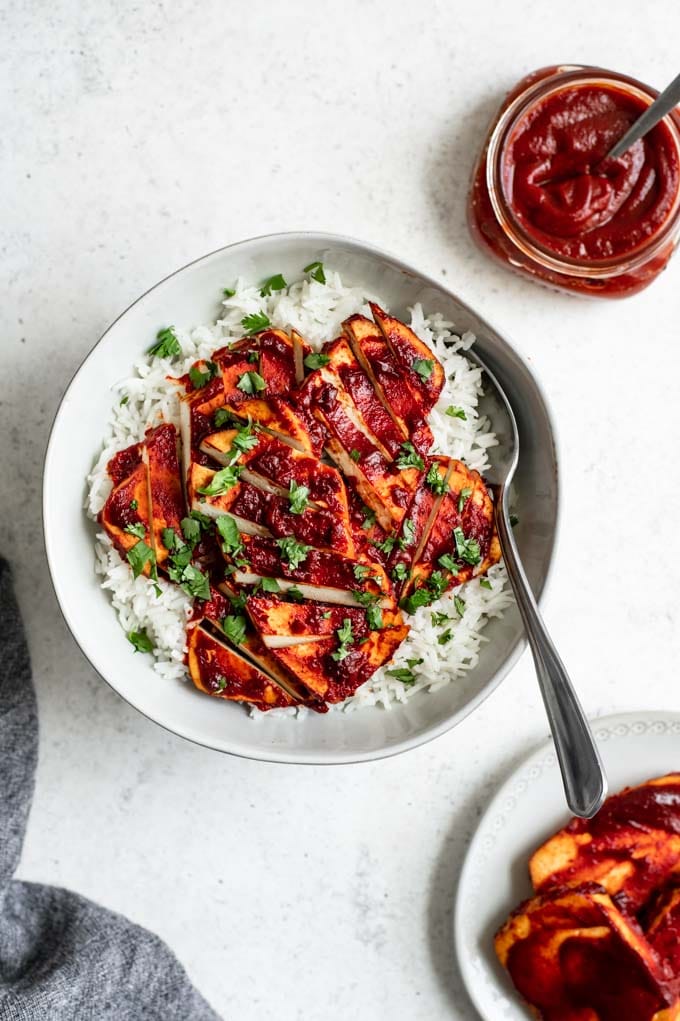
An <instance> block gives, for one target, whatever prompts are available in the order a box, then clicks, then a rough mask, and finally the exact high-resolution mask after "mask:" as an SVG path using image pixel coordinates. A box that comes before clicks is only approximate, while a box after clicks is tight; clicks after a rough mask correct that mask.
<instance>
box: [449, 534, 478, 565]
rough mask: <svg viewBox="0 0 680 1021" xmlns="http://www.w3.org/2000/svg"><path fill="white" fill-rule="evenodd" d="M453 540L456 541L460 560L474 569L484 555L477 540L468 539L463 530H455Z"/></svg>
mask: <svg viewBox="0 0 680 1021" xmlns="http://www.w3.org/2000/svg"><path fill="white" fill-rule="evenodd" d="M453 538H454V539H455V541H456V553H457V554H458V558H459V560H464V561H465V563H466V564H471V565H472V567H474V566H475V565H476V564H479V563H480V562H481V559H482V554H481V551H480V548H479V543H478V542H477V540H476V539H466V538H465V534H464V533H463V529H462V528H454V530H453Z"/></svg>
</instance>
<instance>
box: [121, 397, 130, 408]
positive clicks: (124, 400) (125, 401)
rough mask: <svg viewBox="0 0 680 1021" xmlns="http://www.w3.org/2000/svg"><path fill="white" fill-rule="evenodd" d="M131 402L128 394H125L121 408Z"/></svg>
mask: <svg viewBox="0 0 680 1021" xmlns="http://www.w3.org/2000/svg"><path fill="white" fill-rule="evenodd" d="M129 400H130V397H129V395H128V394H125V396H124V397H121V399H120V406H121V408H122V407H123V405H125V404H127V402H128V401H129Z"/></svg>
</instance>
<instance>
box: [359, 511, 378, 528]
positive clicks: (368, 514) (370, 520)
mask: <svg viewBox="0 0 680 1021" xmlns="http://www.w3.org/2000/svg"><path fill="white" fill-rule="evenodd" d="M362 513H363V515H364V520H363V522H362V524H361V527H362V528H363V530H364V531H365V532H367V531H368V530H369V528H373V525H374V524H375V511H372V510H371V508H370V507H363V508H362Z"/></svg>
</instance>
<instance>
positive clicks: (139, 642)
mask: <svg viewBox="0 0 680 1021" xmlns="http://www.w3.org/2000/svg"><path fill="white" fill-rule="evenodd" d="M127 640H128V642H130V644H131V645H134V647H135V652H153V642H152V641H151V639H150V638H149V636H148V635H147V633H146V628H141V630H139V631H128V635H127Z"/></svg>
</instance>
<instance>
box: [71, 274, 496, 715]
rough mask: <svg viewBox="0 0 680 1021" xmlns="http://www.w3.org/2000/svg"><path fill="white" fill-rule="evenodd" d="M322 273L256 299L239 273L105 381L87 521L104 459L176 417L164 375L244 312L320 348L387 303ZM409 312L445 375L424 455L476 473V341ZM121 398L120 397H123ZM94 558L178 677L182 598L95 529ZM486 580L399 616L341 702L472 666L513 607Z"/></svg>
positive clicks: (180, 368) (121, 609) (214, 342)
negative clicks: (103, 421)
mask: <svg viewBox="0 0 680 1021" xmlns="http://www.w3.org/2000/svg"><path fill="white" fill-rule="evenodd" d="M325 272H326V283H325V284H321V283H318V282H317V281H314V280H301V281H298V282H297V283H294V284H292V285H291V286H290V287H289V288H288V289H287V291H279V292H274V293H273V294H272V295H271V296H269V297H266V298H262V297H261V296H260V292H259V286H253V285H252V284H247V283H245V282H244V281H243V280H240V279H239V280H238V281H237V282H236V283H235V284H234V290H235V292H236V293H235V294H234V295H233V297H230V298H226V299H225V300H224V301H223V303H222V304H223V309H224V311H223V313H222V318H221V319H218V320H217V322H216V323H214V324H212V325H209V326H199V327H196V328H195V329H193V330H190V331H186V330H184V329H182V328H180V327H175V334H176V336H177V338H178V340H179V342H180V344H181V347H182V352H183V358H182V359H175V360H172V361H170V360H167V359H162V358H152V357H149V356H148V355H142V356H141V357H140V359H139V361H138V362H137V363H136V364H135V366H134V372H133V374H132V376H130V378H129V379H125V380H123V381H121V382H120V383H119V384H117V385H116V387H115V388H114V390H115V393H116V396H117V400H116V402H115V404H114V407H113V409H112V412H111V419H110V422H109V426H108V429H107V432H106V435H105V437H104V445H103V449H102V452H101V455H100V456H99V458H98V460H97V463H96V465H95V466H94V468H93V469H92V472H91V474H90V476H89V479H88V481H89V493H88V498H87V502H86V510H87V513H88V515H89V516H90V517H91V518H93V519H96V516H97V514H98V512H99V511H100V510H101V508H102V507H103V505H104V503H105V501H106V498H107V496H108V495H109V492H110V491H111V481H110V479H109V478H108V476H107V474H106V465H107V463H108V461H109V459H110V458H111V457H112V455H113V454H114V453H115V452H116V451H117V450H120V449H122V448H123V447H126V446H129V445H130V444H131V443H137V442H139V441H140V440H142V439H143V438H144V433H145V431H146V429H148V428H149V426H152V425H156V424H158V423H159V422H161V421H165V422H172V423H174V424H175V425H177V424H178V415H179V391H178V389H177V387H176V386H175V385H173V384H171V383H169V382H168V379H167V377H168V376H181V375H182V374H183V373H185V372H187V371H188V369H189V366H190V365H191V364H192V363H193V362H194V361H196V359H197V358H207V357H209V356H210V354H211V353H212V352H213V351H214V350H215V348H217V347H220V346H222V345H224V344H225V343H227V342H228V341H229V340H234V339H238V338H240V337H241V336H242V335H243V327H242V325H241V320H242V319H243V317H244V316H246V315H249V314H251V313H253V312H259V311H264V312H265V313H266V314H267V315H268V316H269V319H270V321H271V322H272V323H273V325H274V326H278V327H281V328H283V329H291V328H294V329H296V330H297V331H298V332H299V333H300V334H301V335H302V336H303V337H304V338H305V339H306V340H307V341H308V342H309V343H310V344H311V346H312V347H313V348H315V349H318V348H320V347H321V345H322V344H323V343H324V342H325V341H327V340H331V339H333V338H334V337H336V336H338V335H339V333H340V332H341V323H342V321H343V319H346V318H347V317H348V316H350V315H352V314H354V313H357V312H361V313H364V314H365V315H369V316H370V310H369V308H368V305H367V301H368V300H369V298H370V300H375V301H377V302H378V304H380V305H382V307H383V308H384V307H385V305H384V303H383V302H382V301H381V299H380V297H379V296H374V295H367V294H366V292H365V291H364V290H363V288H357V287H346V286H345V285H344V284H343V283H342V280H341V279H340V276H339V274H337V273H335V272H333V271H332V270H328V269H326V271H325ZM409 311H410V315H411V325H412V327H413V329H414V331H415V332H416V333H417V334H418V336H419V337H420V338H421V339H422V340H424V341H425V342H426V343H427V344H429V345H430V347H431V348H432V350H433V351H434V352H435V354H436V355H437V357H438V358H439V360H440V361H441V363H442V365H443V366H444V370H445V372H446V385H445V387H444V390H443V391H442V394H441V397H440V399H439V401H438V403H437V405H436V407H435V408H434V409H433V410H432V412H431V413H430V417H429V421H430V425H431V427H432V432H433V434H434V438H435V447H434V450H435V451H438V452H440V453H443V454H446V455H448V456H450V457H455V458H457V459H458V460H461V461H464V462H465V463H466V464H467V465H468V466H469V467H470V468H474V469H476V470H477V471H479V472H481V473H482V474H483V473H484V472H485V471H486V469H487V468H488V467H489V461H488V451H489V448H490V447H492V446H494V445H495V444H496V442H497V441H496V437H495V434H494V433H493V431H492V429H491V423H490V422H489V420H488V419H487V418H485V417H484V416H480V415H479V412H478V402H479V398H480V397H481V396H482V394H483V389H482V380H481V376H482V373H481V370H480V369H479V368H478V367H477V366H476V365H474V364H473V363H472V362H470V361H469V360H468V359H467V358H466V357H465V354H464V352H465V351H466V350H467V349H468V348H469V347H470V346H471V344H473V343H474V339H475V338H474V336H473V335H472V334H471V333H465V334H463V335H462V336H458V335H457V334H456V333H455V332H454V327H453V323H450V322H448V321H447V320H445V319H444V318H443V317H442V316H441V315H440V314H439V313H433V314H429V315H426V314H425V313H424V312H423V310H422V308H421V306H420V305H419V304H417V305H415V306H414V307H413V308H412V309H410V310H409ZM152 340H153V338H145V337H143V338H140V348H142V349H143V348H145V347H147V346H148V345H149V344H150V343H151V342H152ZM121 400H123V401H125V403H123V404H121V403H120V401H121ZM451 404H455V405H456V406H457V407H460V408H462V409H463V410H464V412H465V415H466V418H465V420H463V419H461V418H451V417H450V416H448V415H446V414H445V411H446V408H447V407H449V405H451ZM95 555H96V559H95V569H96V571H97V573H98V574H100V575H101V576H102V579H103V580H102V588H104V589H106V590H108V591H110V592H111V597H112V603H113V607H114V609H115V611H116V613H117V614H118V617H119V620H120V623H121V627H123V628H124V630H125V631H126V632H130V631H139V630H141V629H142V628H145V629H146V631H147V634H148V635H149V638H150V639H151V641H152V642H153V645H154V668H155V669H156V670H157V671H158V672H159V673H160V674H162V675H163V676H164V677H166V678H167V679H168V680H184V679H185V678H186V667H185V665H184V654H185V652H186V646H185V642H186V631H185V625H186V621H187V619H188V617H189V616H190V614H191V605H192V600H191V599H190V598H189V597H188V596H186V595H185V594H184V593H183V592H182V590H181V589H180V588H179V587H178V586H177V585H174V584H171V583H169V582H166V581H163V580H162V579H161V580H160V581H159V586H160V589H161V595H160V596H157V595H156V593H155V591H154V584H153V582H151V581H150V580H149V579H148V578H145V577H142V576H140V577H139V578H133V576H132V572H131V570H130V568H129V565H128V564H127V563H126V562H125V561H123V560H122V559H121V557H120V556H119V554H118V553H117V551H116V550H115V549H114V548H113V546H112V545H111V542H110V540H109V539H108V537H107V536H106V535H105V534H104V533H99V534H97V537H96V542H95ZM487 577H488V579H489V582H490V584H491V588H484V587H482V586H481V585H480V581H479V579H474V580H473V581H470V582H468V583H467V584H466V585H464V586H460V587H458V588H456V589H454V590H453V591H451V592H449V593H447V594H445V595H444V596H442V598H441V599H439V600H438V601H437V602H436V603H433V605H432V606H428V607H422V608H420V609H419V610H418V611H417V612H416V614H415V615H413V616H409V617H408V618H407V620H408V623H409V624H410V625H411V632H410V634H409V637H408V638H407V639H406V641H405V642H403V644H402V645H401V647H400V648H399V650H398V651H397V653H396V655H395V657H394V660H393V661H392V662H391V663H390V664H389V665H388V667H386V668H385V667H383V668H382V669H381V670H378V671H377V672H376V673H375V674H374V675H373V677H372V678H371V679H370V680H369V681H368V682H367V683H366V684H364V685H363V686H362V687H361V688H360V689H359V690H358V691H357V692H356V693H355V694H354V695H353V696H352V697H351V698H349V699H347V701H346V702H343V703H342V705H341V706H340V707H339V708H341V709H343V710H350V709H356V708H358V707H361V706H367V705H380V706H383V707H384V708H386V709H389V708H390V706H391V705H392V704H394V703H399V702H405V701H406V700H407V699H409V698H411V697H412V696H413V695H415V694H416V692H418V691H421V690H428V691H434V690H437V689H438V688H441V687H443V686H444V685H445V684H450V683H451V682H452V681H455V679H456V678H458V677H460V676H461V675H462V674H464V673H465V672H466V671H469V670H472V669H474V667H475V666H476V664H477V661H478V658H479V650H480V647H481V644H482V642H483V641H485V639H484V636H483V633H482V632H483V630H484V627H485V625H486V623H487V621H488V620H489V619H490V618H492V617H499V616H501V614H502V612H503V610H504V609H505V607H506V606H508V604H509V603H510V602H511V596H510V593H509V591H508V588H507V583H506V574H505V568H504V566H503V564H502V563H501V564H497V565H496V566H495V567H492V568H491V570H490V571H489V572H488V575H487ZM455 597H459V598H462V599H463V600H464V602H465V612H464V614H463V616H462V617H461V616H460V615H459V613H458V611H457V610H456V607H455V603H454V599H455ZM433 612H434V613H444V614H446V615H447V616H448V617H449V618H451V619H450V620H447V621H446V622H444V623H443V624H441V625H439V626H433V624H432V617H431V615H432V613H433ZM447 630H449V631H450V633H451V639H450V640H449V641H447V642H445V643H444V644H440V643H439V641H438V639H439V638H440V637H441V636H442V635H443V634H444V633H445V632H446V631H447ZM418 659H422V663H419V664H416V665H414V666H413V667H412V670H413V673H414V674H415V676H416V681H415V683H413V684H408V685H407V684H404V683H403V682H402V681H399V680H397V679H396V678H395V677H392V676H389V675H388V674H387V672H386V671H387V670H393V669H396V668H398V667H407V666H408V660H418ZM274 711H276V712H290V710H274ZM293 712H295V710H293ZM300 712H302V711H300ZM256 715H260V714H259V713H257V714H256Z"/></svg>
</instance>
